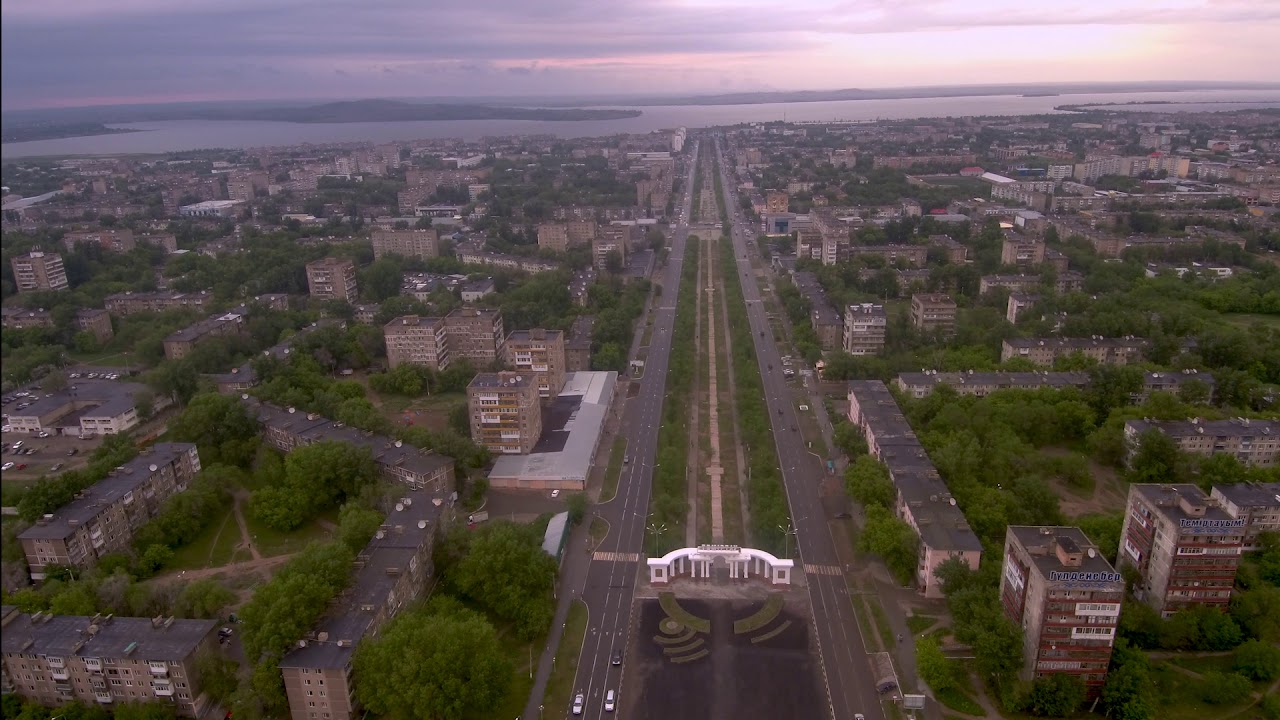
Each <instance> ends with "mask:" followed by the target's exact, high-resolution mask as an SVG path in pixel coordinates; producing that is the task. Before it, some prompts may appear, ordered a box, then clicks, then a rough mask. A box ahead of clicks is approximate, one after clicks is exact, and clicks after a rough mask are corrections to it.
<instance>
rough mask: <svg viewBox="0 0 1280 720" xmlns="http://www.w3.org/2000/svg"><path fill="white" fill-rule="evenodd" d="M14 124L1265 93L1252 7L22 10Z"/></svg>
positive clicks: (1002, 2) (4, 93)
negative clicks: (1045, 90)
mask: <svg viewBox="0 0 1280 720" xmlns="http://www.w3.org/2000/svg"><path fill="white" fill-rule="evenodd" d="M0 19H2V20H3V22H2V23H0V39H2V40H3V42H2V44H0V46H2V48H3V50H2V51H0V52H2V55H3V65H2V66H0V78H2V80H3V82H2V88H3V89H2V90H0V101H2V102H3V106H4V109H5V110H19V109H28V108H41V107H74V106H85V105H107V104H126V103H153V102H183V101H201V100H210V101H218V100H297V99H316V98H338V97H348V98H350V97H389V96H396V97H414V96H416V97H426V96H460V97H466V96H481V95H508V96H538V95H553V94H562V95H563V94H575V95H580V96H581V95H594V94H606V93H608V94H614V95H616V94H619V93H646V94H668V93H690V94H691V93H723V92H741V91H762V90H810V89H833V88H854V87H859V88H881V87H904V86H907V87H909V86H926V85H966V84H991V83H1027V82H1102V81H1121V80H1122V81H1175V80H1177V81H1241V82H1250V81H1269V80H1274V79H1275V78H1274V77H1273V70H1272V68H1271V67H1270V66H1269V64H1268V63H1267V62H1266V61H1265V58H1266V57H1268V56H1269V54H1268V50H1269V49H1270V48H1269V47H1268V45H1267V42H1268V39H1269V38H1270V37H1271V36H1273V35H1274V34H1275V32H1276V30H1277V29H1280V6H1277V5H1274V4H1265V3H1250V2H1246V1H1244V0H1112V1H1109V2H1103V1H1101V0H1064V2H1061V3H1058V4H1056V5H1055V6H1054V7H1053V8H1052V9H1041V8H1038V7H1028V6H1027V5H1026V4H1025V3H1017V2H1013V1H1012V0H982V1H981V2H971V3H965V4H963V5H959V4H956V3H947V2H939V1H937V0H905V1H898V2H887V1H886V0H867V1H863V2H848V1H844V2H841V1H839V0H833V1H827V0H813V1H811V2H803V3H799V4H795V3H793V4H790V5H788V6H787V11H786V12H785V13H784V12H780V11H779V9H778V8H777V6H776V5H774V4H771V3H766V2H763V0H685V1H683V2H658V3H640V2H636V0H623V1H621V2H616V3H607V4H606V3H589V2H582V1H581V0H551V1H550V2H546V3H537V4H521V3H513V2H507V1H506V0H497V1H490V2H484V3H478V4H467V5H460V6H448V7H429V8H424V7H423V6H422V5H420V4H416V3H411V2H409V1H408V0H378V1H377V2H371V3H365V4H360V5H354V4H351V3H345V2H321V3H305V4H304V3H301V2H298V0H271V1H270V2H254V3H250V2H246V1H245V0H229V1H228V2H224V3H221V4H219V5H217V6H216V7H215V6H194V5H193V6H182V7H175V6H174V5H173V4H171V3H167V2H163V1H162V0H125V1H124V2H121V3H114V4H111V5H110V6H106V5H97V4H85V3H83V2H82V1H80V0H51V1H42V2H36V1H35V0H7V1H6V2H5V4H4V6H3V10H2V11H0Z"/></svg>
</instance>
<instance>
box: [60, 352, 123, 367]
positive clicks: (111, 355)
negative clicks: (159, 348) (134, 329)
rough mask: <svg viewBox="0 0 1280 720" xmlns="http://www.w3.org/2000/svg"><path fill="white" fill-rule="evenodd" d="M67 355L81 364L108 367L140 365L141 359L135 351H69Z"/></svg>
mask: <svg viewBox="0 0 1280 720" xmlns="http://www.w3.org/2000/svg"><path fill="white" fill-rule="evenodd" d="M67 357H68V358H70V359H72V360H74V361H76V362H77V363H79V364H81V365H98V366H107V367H124V366H126V365H140V364H141V361H140V360H138V359H137V358H135V357H134V356H133V353H131V352H128V351H125V352H107V353H103V352H92V353H76V352H68V353H67Z"/></svg>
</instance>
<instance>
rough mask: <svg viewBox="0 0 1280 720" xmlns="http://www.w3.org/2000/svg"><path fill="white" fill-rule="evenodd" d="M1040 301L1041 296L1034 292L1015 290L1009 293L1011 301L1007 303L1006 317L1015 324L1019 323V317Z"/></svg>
mask: <svg viewBox="0 0 1280 720" xmlns="http://www.w3.org/2000/svg"><path fill="white" fill-rule="evenodd" d="M1038 302H1040V296H1039V295H1036V294H1034V293H1025V292H1013V293H1009V301H1008V303H1007V304H1006V305H1005V312H1004V317H1005V319H1006V320H1008V321H1009V322H1010V323H1013V324H1014V325H1017V324H1018V318H1019V317H1022V315H1023V313H1024V312H1026V311H1027V310H1029V309H1030V308H1031V307H1032V306H1033V305H1035V304H1036V303H1038Z"/></svg>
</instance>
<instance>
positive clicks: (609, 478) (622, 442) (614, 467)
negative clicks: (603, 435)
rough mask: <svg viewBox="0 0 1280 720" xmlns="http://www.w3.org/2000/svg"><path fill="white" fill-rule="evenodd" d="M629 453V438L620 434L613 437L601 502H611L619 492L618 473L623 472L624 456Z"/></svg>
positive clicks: (601, 489)
mask: <svg viewBox="0 0 1280 720" xmlns="http://www.w3.org/2000/svg"><path fill="white" fill-rule="evenodd" d="M626 454H627V439H626V438H624V437H622V436H621V435H619V436H618V437H615V438H614V439H613V448H611V449H610V450H609V465H608V467H606V468H605V470H604V485H603V487H601V488H600V502H609V501H610V500H612V499H613V498H614V496H615V495H617V494H618V475H620V474H621V473H622V458H623V457H624V456H625V455H626Z"/></svg>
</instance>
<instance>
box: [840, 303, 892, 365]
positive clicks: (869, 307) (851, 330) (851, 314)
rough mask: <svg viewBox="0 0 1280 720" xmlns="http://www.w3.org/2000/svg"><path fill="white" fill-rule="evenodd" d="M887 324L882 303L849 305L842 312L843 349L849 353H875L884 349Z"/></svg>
mask: <svg viewBox="0 0 1280 720" xmlns="http://www.w3.org/2000/svg"><path fill="white" fill-rule="evenodd" d="M888 324H889V316H888V315H887V314H886V313H885V310H884V306H883V305H877V304H874V303H860V304H858V305H850V306H849V307H848V308H846V309H845V313H844V351H845V352H847V353H849V354H850V355H875V354H877V353H879V352H880V351H882V350H884V336H885V329H886V328H887V327H888Z"/></svg>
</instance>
